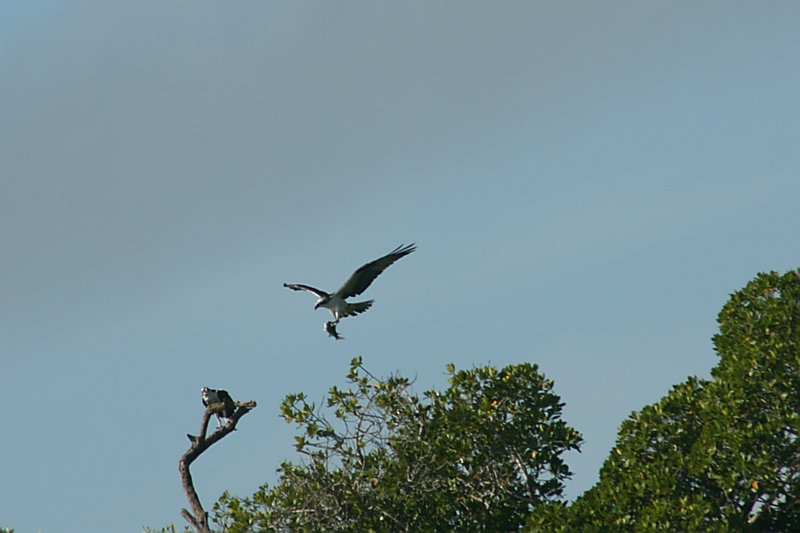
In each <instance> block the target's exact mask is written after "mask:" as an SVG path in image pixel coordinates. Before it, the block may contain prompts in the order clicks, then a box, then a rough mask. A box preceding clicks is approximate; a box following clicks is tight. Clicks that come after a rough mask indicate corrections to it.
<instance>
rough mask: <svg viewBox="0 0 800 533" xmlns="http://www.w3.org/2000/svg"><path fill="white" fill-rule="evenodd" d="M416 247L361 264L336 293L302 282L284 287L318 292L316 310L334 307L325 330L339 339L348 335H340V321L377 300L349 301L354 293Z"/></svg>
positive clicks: (368, 306)
mask: <svg viewBox="0 0 800 533" xmlns="http://www.w3.org/2000/svg"><path fill="white" fill-rule="evenodd" d="M416 249H417V247H416V246H415V245H414V243H411V244H409V245H408V246H404V245H402V244H401V245H400V246H398V247H397V248H395V249H394V250H392V251H391V252H389V253H388V254H386V255H384V256H383V257H381V258H380V259H376V260H375V261H371V262H369V263H367V264H366V265H362V266H360V267H359V268H358V269H357V270H356V271H355V272H353V275H351V276H350V278H349V279H348V280H347V281H345V282H344V285H342V286H341V287H339V289H338V290H337V291H335V292H332V293H327V292H325V291H322V290H320V289H315V288H314V287H310V286H308V285H301V284H299V283H292V284H289V283H284V284H283V286H284V287H288V288H290V289H292V290H295V291H308V292H312V293H314V294H315V295H316V296H317V298H318V299H317V303H316V304H314V309H319V308H320V307H324V308H326V309H328V310H330V312H331V313H332V314H333V321H331V322H326V323H325V331H327V332H328V335H330V336H331V337H334V338H335V339H341V338H344V337H340V336H339V334H338V333H337V332H336V324H338V323H339V320H341V319H342V318H344V317H348V316H355V315H357V314H360V313H363V312H364V311H366V310H367V309H369V308H370V307H372V302H374V301H375V300H366V301H364V302H353V303H350V302H347V301H346V299H347V298H351V297H353V296H358V295H359V294H361V293H362V292H364V291H365V290H367V287H369V286H370V284H371V283H372V282H373V281H375V278H377V277H378V276H380V274H381V272H383V271H384V270H386V269H387V268H389V265H391V264H392V263H394V262H395V261H397V260H398V259H400V258H401V257H403V256H406V255H408V254H410V253H411V252H413V251H414V250H416Z"/></svg>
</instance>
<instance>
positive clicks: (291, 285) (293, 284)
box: [283, 283, 330, 298]
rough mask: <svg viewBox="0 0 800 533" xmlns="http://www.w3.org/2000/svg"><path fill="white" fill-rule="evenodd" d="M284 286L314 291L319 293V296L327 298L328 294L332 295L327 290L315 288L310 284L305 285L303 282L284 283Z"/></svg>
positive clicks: (295, 289)
mask: <svg viewBox="0 0 800 533" xmlns="http://www.w3.org/2000/svg"><path fill="white" fill-rule="evenodd" d="M283 286H284V287H288V288H290V289H292V290H294V291H308V292H313V293H314V294H316V295H317V298H327V297H328V296H330V294H328V293H327V292H325V291H321V290H319V289H315V288H314V287H310V286H308V285H303V284H302V283H284V284H283Z"/></svg>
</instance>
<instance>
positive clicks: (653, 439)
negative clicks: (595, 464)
mask: <svg viewBox="0 0 800 533" xmlns="http://www.w3.org/2000/svg"><path fill="white" fill-rule="evenodd" d="M718 322H719V334H717V335H715V336H714V339H713V340H714V347H715V350H716V352H717V354H718V355H719V358H720V361H719V364H718V365H717V366H716V367H715V368H714V369H713V370H712V372H711V376H712V378H711V379H710V380H700V379H696V378H690V379H688V380H687V381H686V382H685V383H682V384H680V385H677V386H675V387H674V388H673V389H672V391H671V392H670V393H669V394H668V395H667V396H666V397H664V398H663V399H662V400H661V401H659V402H658V403H656V404H654V405H650V406H647V407H645V408H644V409H642V410H641V411H640V412H638V413H633V414H632V415H631V417H630V418H629V419H628V420H626V421H625V422H624V423H623V424H622V426H621V428H620V431H619V436H618V439H617V443H616V446H615V447H614V449H613V450H612V451H611V454H610V456H609V458H608V459H607V460H606V462H605V464H604V465H603V467H602V469H601V472H600V481H599V482H598V483H597V485H595V486H594V487H593V488H592V489H590V490H589V491H587V492H586V493H585V494H584V495H583V496H582V497H580V498H578V499H577V500H576V501H575V502H574V503H573V504H572V505H569V506H565V505H563V504H560V503H552V504H548V505H545V506H542V507H541V508H540V509H538V510H536V511H535V512H534V513H532V515H531V518H530V521H529V527H528V530H529V531H532V532H533V531H548V532H556V531H754V532H755V531H759V532H761V531H783V532H790V531H800V442H798V433H799V432H800V377H799V375H800V272H798V271H790V272H788V273H786V274H784V275H779V274H777V273H775V272H772V273H769V274H760V275H758V276H757V277H756V278H755V279H754V280H753V281H752V282H750V283H749V284H748V285H747V286H746V287H745V288H744V289H742V290H741V291H739V292H737V293H735V294H733V295H731V298H730V300H729V301H728V303H727V304H726V305H725V306H724V307H723V309H722V311H721V312H720V313H719V317H718Z"/></svg>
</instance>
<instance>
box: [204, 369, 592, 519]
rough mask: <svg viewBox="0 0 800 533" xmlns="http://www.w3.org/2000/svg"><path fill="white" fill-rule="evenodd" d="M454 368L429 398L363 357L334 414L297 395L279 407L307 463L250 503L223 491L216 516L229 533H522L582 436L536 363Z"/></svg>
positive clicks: (336, 396)
mask: <svg viewBox="0 0 800 533" xmlns="http://www.w3.org/2000/svg"><path fill="white" fill-rule="evenodd" d="M447 369H448V372H449V373H450V380H449V383H450V385H449V387H448V388H447V389H446V390H444V391H443V392H438V391H435V390H431V391H428V392H426V393H424V395H423V397H422V398H420V397H418V396H416V395H414V394H413V393H412V392H411V390H410V385H411V384H410V382H409V381H408V380H407V379H405V378H402V377H399V376H391V377H389V378H388V379H377V378H375V377H374V376H372V375H371V374H370V373H369V372H368V371H366V370H365V369H364V367H363V366H362V362H361V358H357V359H354V360H353V362H352V364H351V369H350V373H349V374H348V382H349V384H350V386H349V388H347V389H345V390H343V389H340V388H338V387H332V388H331V389H330V391H329V395H328V398H327V409H328V410H329V411H332V413H333V416H332V417H331V416H330V415H327V414H325V412H322V411H321V410H318V409H317V408H316V406H315V405H314V404H312V403H309V402H308V401H307V399H306V396H305V395H303V394H294V395H290V396H288V397H287V398H286V400H285V401H284V402H283V404H282V408H281V409H282V413H283V416H284V418H285V419H286V420H287V422H290V423H291V422H293V423H297V424H298V426H299V427H301V428H303V431H302V433H301V434H300V435H298V436H297V437H295V439H296V447H297V450H298V451H299V452H300V453H301V454H302V455H303V457H304V460H303V461H302V462H301V463H300V464H295V463H291V462H285V463H283V464H282V466H281V468H280V470H279V471H280V475H281V477H280V480H279V482H278V484H277V485H276V486H275V487H273V488H269V487H267V486H266V485H265V486H263V487H262V488H261V489H260V490H259V491H257V492H256V493H255V494H254V495H253V496H252V497H250V498H236V497H232V496H230V495H229V494H224V495H223V496H222V498H221V499H220V501H219V502H217V504H216V505H215V520H216V521H217V523H219V524H221V525H222V526H223V527H224V529H225V530H226V531H231V532H244V531H278V530H279V531H323V530H324V531H358V532H366V531H450V530H458V531H513V530H519V529H520V527H521V526H522V525H523V523H524V521H525V519H526V517H527V515H528V513H529V512H530V510H531V509H533V507H534V506H536V505H538V504H541V503H543V502H548V501H551V500H553V499H555V498H558V497H559V496H560V495H561V493H562V490H563V486H564V485H563V482H564V480H565V479H566V478H567V477H568V476H569V475H570V472H569V469H568V468H567V466H566V464H565V463H564V461H563V460H562V457H561V456H562V454H563V453H564V452H566V451H568V450H576V449H578V447H579V444H580V442H581V438H580V435H579V434H578V432H577V431H575V430H574V429H572V428H571V427H569V426H567V425H566V423H564V422H563V421H562V420H561V410H562V407H563V404H562V403H561V402H560V399H559V397H558V396H557V395H555V394H554V393H553V392H552V388H553V382H552V380H549V379H546V378H545V376H544V375H542V374H541V373H539V371H538V368H537V367H536V366H535V365H530V364H520V365H511V366H507V367H505V368H502V369H499V370H498V369H496V368H493V367H490V366H487V367H480V368H475V369H472V370H461V371H458V372H456V371H455V369H454V368H453V366H452V365H448V367H447Z"/></svg>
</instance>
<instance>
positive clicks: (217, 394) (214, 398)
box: [202, 387, 236, 426]
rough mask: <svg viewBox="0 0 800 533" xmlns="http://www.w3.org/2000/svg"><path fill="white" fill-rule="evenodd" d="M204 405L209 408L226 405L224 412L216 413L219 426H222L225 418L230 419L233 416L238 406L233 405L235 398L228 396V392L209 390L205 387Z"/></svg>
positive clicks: (203, 390)
mask: <svg viewBox="0 0 800 533" xmlns="http://www.w3.org/2000/svg"><path fill="white" fill-rule="evenodd" d="M202 392H203V405H204V406H205V407H208V406H209V405H212V404H215V403H223V404H225V406H224V408H223V409H222V411H218V412H216V413H214V414H215V415H216V417H217V422H219V425H220V426H221V425H222V419H223V418H230V417H232V416H233V412H234V411H235V410H236V405H235V404H234V403H233V398H231V395H230V394H228V391H226V390H222V389H219V390H217V389H209V388H208V387H203V389H202Z"/></svg>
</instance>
